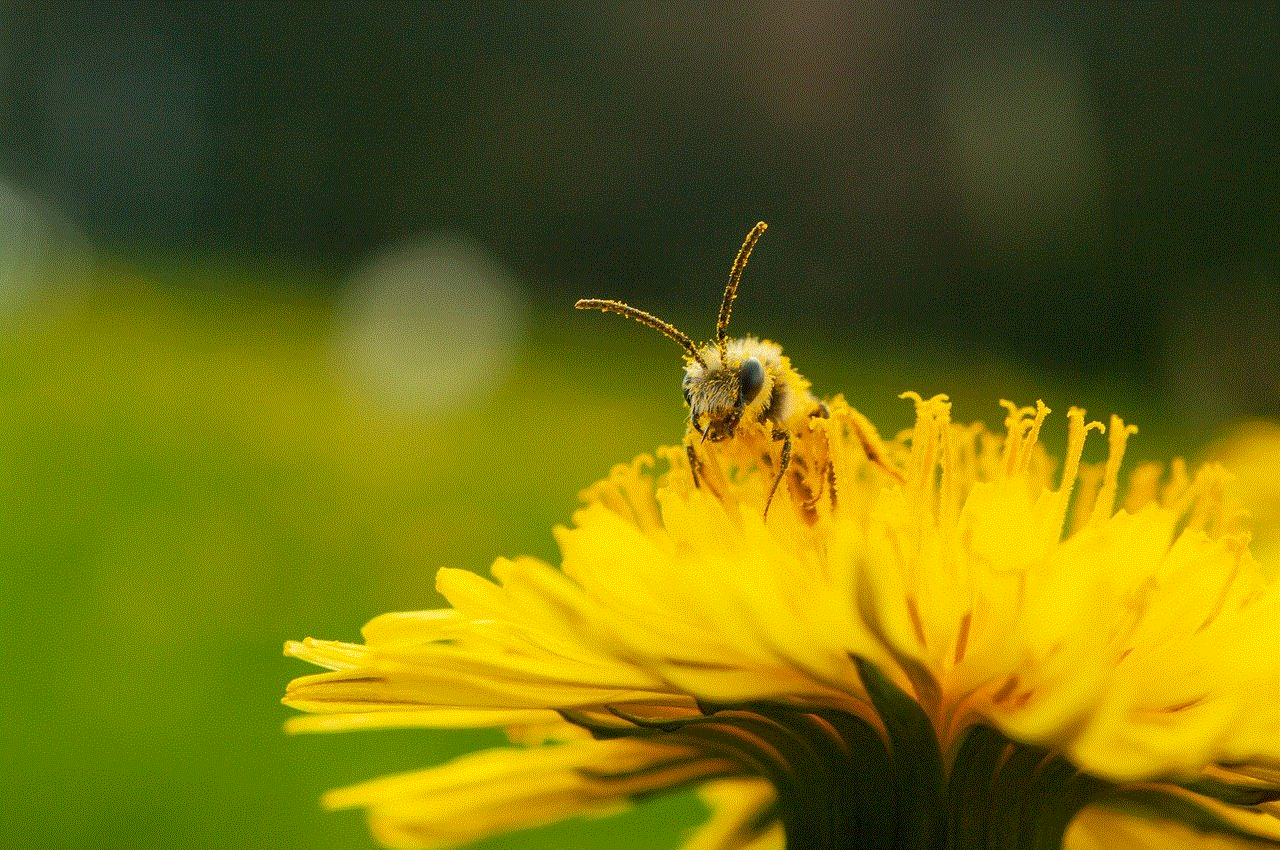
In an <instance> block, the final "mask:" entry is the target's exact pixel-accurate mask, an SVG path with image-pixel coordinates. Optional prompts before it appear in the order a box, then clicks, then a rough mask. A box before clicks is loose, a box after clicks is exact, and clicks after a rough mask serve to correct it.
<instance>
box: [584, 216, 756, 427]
mask: <svg viewBox="0 0 1280 850" xmlns="http://www.w3.org/2000/svg"><path fill="white" fill-rule="evenodd" d="M767 228H768V225H766V224H765V223H764V222H763V221H761V222H757V224H756V226H755V227H753V228H751V231H750V232H749V233H748V234H747V237H746V239H744V240H743V242H742V247H741V248H739V249H738V256H737V257H735V258H734V261H733V266H732V268H730V269H729V283H728V284H727V285H726V286H725V288H724V296H723V297H722V298H721V300H720V314H719V316H718V317H717V319H716V337H715V342H712V343H709V344H707V345H705V346H702V347H699V346H697V345H695V344H694V342H693V340H691V339H690V338H689V336H688V334H686V333H685V332H684V331H682V330H680V329H679V328H677V327H676V326H675V325H673V324H671V323H670V322H667V321H664V320H662V319H659V318H658V317H657V316H655V315H653V314H652V313H646V312H645V311H644V310H638V309H636V308H635V307H632V306H631V305H630V304H625V303H623V302H621V301H610V300H607V299H603V298H583V299H581V300H579V301H578V302H577V303H576V304H575V305H574V306H575V307H577V308H578V309H579V310H600V311H601V312H605V313H617V314H619V315H621V316H626V317H627V318H629V319H632V320H634V321H636V322H639V323H640V324H642V325H645V326H646V327H650V328H653V329H654V330H656V331H658V332H659V333H661V334H662V335H663V336H666V337H668V338H669V339H672V340H675V341H676V342H677V343H679V344H680V347H681V348H683V349H684V350H685V358H686V362H687V364H688V365H687V366H686V367H685V374H684V400H685V403H686V404H688V405H689V412H690V419H691V421H692V423H693V427H694V429H695V430H697V432H698V433H699V434H701V435H702V438H703V439H704V440H724V439H727V438H729V437H732V436H733V433H734V430H735V429H736V428H737V427H738V421H739V420H740V419H742V415H743V412H744V411H746V410H747V409H748V408H750V407H751V404H752V402H754V401H755V400H756V399H757V398H759V397H760V396H761V390H763V389H764V387H765V385H766V384H768V383H771V378H770V376H769V370H768V369H766V368H765V367H764V364H763V363H762V362H761V361H760V359H759V358H758V357H754V356H751V355H750V354H747V353H744V352H743V351H742V345H743V341H742V340H730V339H729V335H728V327H729V317H730V315H731V314H732V312H733V302H734V299H735V298H737V296H738V282H739V280H741V278H742V270H743V269H745V268H746V266H747V258H748V257H750V256H751V250H752V248H754V247H755V244H756V241H757V240H758V239H759V238H760V234H762V233H764V232H765V230H766V229H767ZM753 342H754V340H753ZM731 348H732V349H733V350H732V351H731Z"/></svg>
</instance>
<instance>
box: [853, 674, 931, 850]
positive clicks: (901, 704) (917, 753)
mask: <svg viewBox="0 0 1280 850" xmlns="http://www.w3.org/2000/svg"><path fill="white" fill-rule="evenodd" d="M853 663H854V664H855V665H856V666H857V668H858V675H859V676H860V677H861V678H862V686H863V687H864V688H866V689H867V695H868V696H869V697H870V698H871V704H872V705H873V706H874V707H875V709H876V712H877V713H878V714H879V715H880V719H881V721H882V722H883V723H884V726H885V731H886V732H887V734H888V736H889V745H890V748H891V750H892V756H893V764H894V768H895V772H896V774H897V785H898V795H897V796H898V842H897V844H896V845H895V846H897V847H901V848H914V850H943V849H944V848H946V846H947V833H946V829H945V823H944V822H943V819H942V817H941V816H940V815H941V814H942V812H943V805H942V803H943V796H944V794H945V789H946V777H945V772H944V768H943V765H942V751H941V749H940V747H939V744H938V736H937V734H936V733H935V732H934V730H933V723H932V722H931V721H930V720H929V716H928V715H927V714H925V712H924V709H923V708H921V707H920V704H919V703H918V702H916V701H915V700H914V699H913V698H911V697H910V696H908V695H907V694H906V693H904V692H903V691H902V690H901V689H900V688H898V686H897V685H895V684H894V683H893V682H891V681H889V680H888V679H887V678H885V676H883V675H882V674H881V673H880V671H879V670H878V669H876V667H875V665H874V664H872V663H871V662H869V661H867V660H865V659H863V658H859V657H857V656H853Z"/></svg>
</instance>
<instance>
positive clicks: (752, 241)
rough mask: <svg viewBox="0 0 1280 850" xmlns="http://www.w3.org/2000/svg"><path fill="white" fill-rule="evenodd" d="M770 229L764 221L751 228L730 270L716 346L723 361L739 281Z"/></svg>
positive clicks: (721, 307) (717, 324)
mask: <svg viewBox="0 0 1280 850" xmlns="http://www.w3.org/2000/svg"><path fill="white" fill-rule="evenodd" d="M768 229H769V225H767V224H765V223H764V222H763V221H757V222H756V226H755V227H753V228H751V232H750V233H748V234H747V238H746V239H744V240H742V247H741V248H739V249H738V256H737V257H736V258H735V259H734V261H733V268H731V269H729V284H728V285H727V286H725V288H724V297H723V298H721V299H720V318H719V319H717V320H716V346H717V347H718V348H719V349H720V359H721V360H722V361H723V360H724V358H725V355H726V351H725V346H726V345H728V342H729V337H728V333H727V332H728V330H729V315H730V314H731V313H733V299H735V298H737V297H738V281H739V280H741V279H742V270H743V269H745V268H746V267H747V258H748V257H750V256H751V249H752V248H754V247H755V246H756V241H757V240H758V239H759V238H760V234H762V233H764V232H765V231H766V230H768Z"/></svg>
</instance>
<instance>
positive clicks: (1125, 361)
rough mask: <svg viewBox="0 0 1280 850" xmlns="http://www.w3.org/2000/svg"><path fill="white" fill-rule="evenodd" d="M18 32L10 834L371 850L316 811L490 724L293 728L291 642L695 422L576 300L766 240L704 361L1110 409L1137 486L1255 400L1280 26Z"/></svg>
mask: <svg viewBox="0 0 1280 850" xmlns="http://www.w3.org/2000/svg"><path fill="white" fill-rule="evenodd" d="M0 33H2V41H0V120H3V126H4V133H3V137H2V138H0V385H2V386H3V397H4V399H5V401H4V404H3V405H2V406H0V568H2V572H0V590H2V591H3V592H2V593H0V623H3V628H4V629H5V632H4V636H5V638H6V644H7V645H8V646H9V647H10V648H11V649H12V650H13V656H12V657H11V660H10V662H9V663H7V664H6V665H4V668H3V673H0V676H3V677H4V678H3V681H0V701H2V703H0V705H3V713H4V718H5V722H4V723H3V724H0V736H4V738H5V740H3V742H2V743H3V751H4V752H5V753H6V754H7V757H6V758H5V759H4V760H3V761H2V762H0V784H3V786H4V787H5V789H6V791H7V793H6V794H5V795H4V798H3V802H0V818H2V820H0V835H3V836H4V838H3V841H2V842H0V843H3V844H4V845H5V846H12V847H24V848H28V847H29V848H65V847H89V846H92V847H97V848H137V847H157V848H183V847H191V848H196V847H199V848H207V847H218V848H303V847H306V848H367V847H370V846H371V842H370V840H369V839H368V837H367V835H366V833H365V830H364V826H363V823H362V822H361V820H360V818H359V816H357V815H355V814H352V813H338V814H329V813H324V812H321V811H320V810H319V809H318V808H317V806H316V800H317V797H318V795H319V794H320V793H321V792H322V791H323V790H324V789H326V788H329V787H332V786H335V785H338V784H343V783H348V782H352V781H358V780H361V779H365V778H369V777H372V776H375V775H377V774H379V773H383V772H388V771H393V770H402V769H414V768H418V767H421V766H422V765H424V764H428V763H434V762H438V761H441V760H444V759H446V758H448V757H450V756H452V755H454V754H457V753H461V752H466V751H469V750H471V749H474V748H476V747H478V746H481V745H484V744H488V743H491V742H494V741H496V740H497V738H496V736H487V735H476V734H472V733H466V734H462V733H458V734H452V733H424V732H377V733H362V734H351V735H339V736H308V737H301V738H286V737H285V736H284V735H283V734H282V733H281V731H280V727H281V723H282V721H283V720H284V718H285V717H286V716H288V714H289V712H288V711H287V710H285V709H284V708H282V707H281V706H279V704H278V698H279V695H280V693H281V691H282V689H283V687H284V684H285V682H286V681H287V680H288V679H290V678H292V677H293V676H295V675H299V674H302V673H304V672H308V668H307V667H306V666H305V665H302V664H300V663H298V662H295V661H290V660H287V659H284V658H282V657H281V655H280V648H281V644H282V642H283V641H284V640H285V639H287V638H301V637H303V636H306V635H315V636H318V637H327V638H340V639H355V638H356V637H357V635H358V629H359V627H360V625H361V624H362V623H363V622H364V621H365V620H367V619H369V618H370V617H372V616H374V615H376V614H378V613H380V612H382V611H387V610H397V609H400V610H402V609H415V608H424V607H434V606H436V605H438V604H440V600H439V598H438V597H437V596H436V595H435V592H434V589H433V577H434V572H435V570H436V568H438V567H440V566H461V567H466V568H470V569H475V570H484V569H485V568H486V567H487V566H488V564H489V563H490V562H491V561H492V559H493V558H494V557H495V556H497V555H514V554H520V553H531V554H535V555H539V556H542V557H545V558H554V557H555V552H554V547H553V545H552V542H551V536H550V529H551V527H552V526H553V525H554V524H556V523H558V522H564V521H566V520H567V518H568V516H569V514H570V512H571V511H572V509H573V507H574V505H575V500H576V493H577V492H578V490H579V489H580V488H581V487H583V486H585V485H586V484H588V483H590V482H591V481H593V480H595V479H596V478H598V477H600V476H601V475H603V474H604V473H605V472H606V471H607V470H608V468H609V466H610V465H611V464H613V463H616V462H620V461H624V460H627V459H629V458H631V457H632V456H634V455H635V454H637V453H640V452H643V451H649V450H651V449H652V448H653V447H654V446H656V445H658V444H661V443H670V442H674V441H676V440H678V439H679V438H680V436H681V434H682V428H683V424H682V417H683V412H682V407H681V404H680V395H679V391H678V388H677V386H678V380H679V374H680V371H679V367H680V360H679V352H678V350H677V349H676V348H675V346H673V345H672V344H671V343H669V342H668V341H666V340H663V339H661V338H659V337H658V336H657V335H656V334H653V333H652V332H650V331H647V330H645V329H643V328H639V327H636V326H632V325H629V324H627V323H625V322H623V321H621V320H620V319H617V318H616V317H602V316H599V315H597V314H584V313H577V312H575V311H573V310H572V309H571V304H572V302H573V300H574V299H575V298H578V297H582V296H598V297H613V298H625V299H627V300H629V301H631V302H632V303H634V304H636V305H637V306H641V307H644V308H648V309H652V310H654V311H655V312H658V313H660V314H661V315H663V316H664V317H666V318H669V319H671V320H673V321H675V322H676V323H677V324H679V325H681V326H682V327H684V328H685V329H686V330H687V331H689V332H690V333H691V334H692V335H694V336H705V335H709V334H710V332H711V329H712V324H713V316H714V312H715V309H716V305H717V304H718V299H719V294H720V289H721V287H722V286H723V281H724V279H725V274H726V272H727V269H728V266H729V263H730V261H731V259H732V257H733V254H734V252H735V251H736V249H737V246H738V244H739V242H740V240H741V238H742V236H743V234H744V233H745V232H746V230H747V229H748V228H749V227H750V225H751V224H753V223H754V222H755V221H756V220H757V219H765V220H766V221H768V222H769V223H770V225H771V228H770V231H769V233H768V234H767V235H766V236H765V237H764V239H763V241H762V242H761V244H760V246H759V248H758V249H757V251H756V253H755V255H754V256H753V258H752V262H751V267H750V269H749V270H748V272H747V275H746V280H745V282H744V286H743V290H742V297H741V299H740V301H739V305H738V308H737V310H736V311H735V314H734V327H735V328H736V329H737V330H738V331H739V332H748V331H753V332H758V333H762V334H766V335H768V336H771V337H773V338H776V339H779V340H781V341H782V342H784V344H785V345H786V347H787V351H788V352H789V353H790V354H791V356H792V357H793V358H794V360H795V362H796V364H797V365H798V366H799V367H800V368H801V370H802V371H803V372H804V373H805V374H806V375H807V376H808V377H809V378H810V379H811V380H813V382H814V384H815V387H816V388H817V390H818V391H819V392H820V393H823V394H831V393H835V392H843V393H845V395H846V396H847V397H848V398H849V399H850V400H851V401H852V402H853V403H854V404H855V405H856V406H858V407H859V408H861V409H862V410H863V411H864V412H866V413H867V414H868V415H870V416H872V418H873V419H874V420H875V421H877V422H878V423H879V424H880V426H881V429H882V431H883V432H884V433H886V434H892V433H894V432H895V431H896V430H897V429H898V428H901V427H904V426H905V425H907V424H908V423H909V421H910V415H909V414H910V410H909V406H908V405H907V404H906V403H904V402H901V401H898V400H896V395H897V393H899V392H900V391H902V390H904V389H916V390H919V391H920V392H923V393H926V394H929V393H934V392H947V393H950V394H951V395H952V397H953V399H954V400H955V401H956V415H957V416H958V417H959V418H961V419H974V418H983V419H986V420H987V421H988V422H992V423H998V422H999V421H1000V420H1001V419H1002V416H1003V414H1002V411H1001V410H1000V409H999V408H998V406H997V404H996V401H997V399H999V398H1002V397H1004V398H1012V399H1016V400H1018V401H1021V402H1024V403H1029V402H1033V401H1034V400H1035V399H1036V398H1037V397H1040V398H1044V399H1045V401H1046V402H1047V403H1048V404H1049V405H1050V406H1051V407H1053V408H1054V409H1055V410H1056V411H1059V412H1065V409H1066V407H1067V406H1068V405H1070V404H1080V405H1083V406H1086V407H1088V408H1089V409H1090V411H1091V412H1092V413H1093V414H1095V415H1097V416H1104V415H1105V414H1107V413H1109V412H1111V411H1113V410H1114V411H1115V412H1118V413H1120V414H1121V415H1123V416H1125V417H1126V418H1128V419H1131V420H1133V421H1136V422H1138V423H1139V424H1140V426H1141V427H1142V432H1141V434H1140V435H1139V437H1138V438H1137V439H1136V440H1135V441H1133V442H1132V443H1131V445H1132V452H1133V454H1134V455H1135V456H1137V457H1139V458H1143V457H1145V458H1161V457H1165V456H1167V455H1169V454H1173V453H1190V454H1193V455H1194V454H1195V452H1196V446H1198V445H1200V444H1201V443H1202V442H1203V441H1204V440H1205V439H1207V438H1210V437H1212V436H1214V435H1215V434H1216V433H1218V432H1219V431H1220V429H1222V428H1223V427H1225V426H1227V425H1229V424H1231V423H1233V422H1235V421H1238V420H1239V419H1241V418H1243V417H1246V416H1275V415H1277V414H1280V377H1277V374H1278V373H1280V369H1278V367H1280V321H1278V319H1280V278H1278V275H1277V266H1278V263H1277V247H1276V246H1277V244H1280V243H1278V240H1277V235H1278V228H1277V223H1278V221H1280V215H1278V213H1277V211H1278V210H1280V185H1278V184H1280V177H1278V175H1280V157H1278V156H1277V152H1278V149H1280V142H1278V141H1277V140H1278V138H1280V136H1278V135H1277V132H1276V128H1277V126H1280V122H1278V120H1277V119H1278V118H1280V107H1278V106H1277V104H1280V92H1278V91H1277V81H1278V77H1280V71H1278V70H1277V69H1278V68H1280V63H1277V62H1276V57H1277V55H1280V40H1278V39H1277V16H1276V15H1275V9H1274V6H1272V5H1270V4H1252V5H1251V4H1239V5H1232V6H1179V7H1177V8H1169V7H1164V6H1152V5H1145V4H1144V5H1136V6H1130V5H1097V6H1088V7H1067V6H1058V5H1026V6H1016V7H1007V8H1006V7H1001V8H998V9H995V10H988V9H980V8H976V7H975V8H970V7H966V6H954V5H948V6H945V7H938V6H933V5H928V4H923V5H915V4H913V5H904V4H870V5H865V6H861V7H859V8H857V9H856V10H850V9H846V8H844V6H843V4H838V3H781V4H707V5H656V4H643V5H625V6H622V5H592V6H586V7H579V6H538V7H523V6H522V7H504V6H482V7H473V6H469V5H450V4H432V5H425V6H424V5H416V4H409V3H405V4H385V5H384V4H334V5H330V4H319V3H314V4H312V3H308V4H261V3H247V4H242V3H236V4H188V3H165V4H146V5H136V6H132V5H124V4H115V3H80V4H74V5H62V4H40V3H31V4H28V3H9V4H6V5H4V6H3V7H0ZM1057 421H1058V422H1059V423H1061V421H1062V420H1061V419H1060V418H1059V419H1058V420H1057ZM1061 436H1062V431H1061V429H1058V430H1056V431H1055V430H1053V429H1050V430H1049V433H1048V437H1047V439H1048V441H1049V443H1050V445H1051V446H1053V445H1054V440H1055V439H1058V440H1060V439H1061ZM1059 445H1060V444H1059ZM1096 448H1098V447H1095V449H1096ZM700 812H701V810H700V808H699V807H698V805H697V803H696V802H695V801H694V800H692V798H691V797H689V796H688V795H676V796H674V797H672V798H668V799H664V800H660V801H657V802H654V803H650V804H646V805H645V806H644V807H642V808H641V809H640V810H638V811H637V812H635V813H632V814H629V815H627V816H624V818H623V819H622V820H621V821H605V822H588V823H573V824H566V825H562V826H558V827H555V828H551V829H547V830H541V831H536V832H533V833H528V834H524V835H519V836H512V837H507V838H503V839H497V840H494V841H491V842H489V843H487V844H486V845H484V846H486V847H490V848H498V847H511V848H544V847H545V848H552V847H556V848H559V847H565V846H585V847H600V848H606V847H608V848H622V847H634V848H649V847H661V846H674V844H675V842H676V840H677V837H678V836H679V835H680V834H682V832H683V831H684V830H685V829H687V828H688V826H689V825H691V824H693V823H695V822H696V821H697V819H698V818H699V817H700Z"/></svg>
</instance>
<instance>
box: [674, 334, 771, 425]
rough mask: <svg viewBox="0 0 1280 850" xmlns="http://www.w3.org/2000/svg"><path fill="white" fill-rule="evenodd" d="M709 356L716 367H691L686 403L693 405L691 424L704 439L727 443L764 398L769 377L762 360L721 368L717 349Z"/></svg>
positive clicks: (736, 362)
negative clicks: (744, 417) (749, 411)
mask: <svg viewBox="0 0 1280 850" xmlns="http://www.w3.org/2000/svg"><path fill="white" fill-rule="evenodd" d="M706 354H707V355H709V356H708V360H709V361H711V363H713V364H715V365H714V366H711V365H709V366H706V367H704V366H702V364H700V363H696V362H695V363H690V364H689V365H688V367H687V368H686V369H685V373H684V401H685V404H687V405H688V406H689V421H690V422H691V423H692V425H693V428H694V430H695V431H697V432H698V433H699V434H701V435H702V438H703V439H704V440H712V441H715V440H725V439H728V438H730V437H732V436H733V435H734V432H735V431H736V430H737V427H738V422H739V421H741V419H742V415H743V412H744V411H746V410H747V409H749V408H750V407H751V406H752V405H753V403H755V402H756V400H757V399H759V398H760V397H761V391H762V390H763V389H764V387H765V384H766V383H768V382H769V375H768V372H767V371H766V370H765V368H764V364H762V363H761V362H760V360H759V358H756V357H746V358H741V359H735V360H731V361H729V362H726V363H724V364H723V365H721V364H720V363H719V362H718V361H717V359H716V358H715V352H714V350H713V351H708V352H706Z"/></svg>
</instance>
